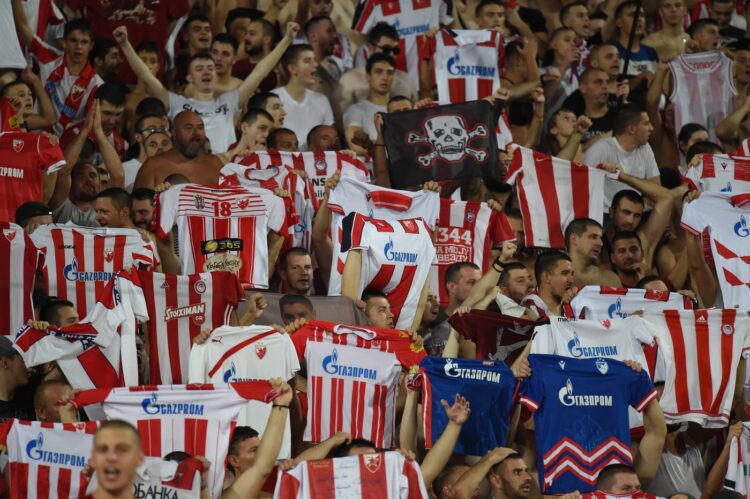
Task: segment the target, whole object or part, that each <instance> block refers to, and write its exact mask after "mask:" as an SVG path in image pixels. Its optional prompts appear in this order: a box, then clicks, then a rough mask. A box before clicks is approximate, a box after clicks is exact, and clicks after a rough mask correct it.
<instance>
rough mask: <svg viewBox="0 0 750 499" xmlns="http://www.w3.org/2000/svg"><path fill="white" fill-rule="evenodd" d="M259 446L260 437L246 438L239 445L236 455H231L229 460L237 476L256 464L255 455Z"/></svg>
mask: <svg viewBox="0 0 750 499" xmlns="http://www.w3.org/2000/svg"><path fill="white" fill-rule="evenodd" d="M259 446H260V439H259V438H258V437H251V438H246V439H245V440H243V441H242V442H240V443H239V444H237V452H236V454H230V455H229V458H228V461H229V464H231V465H232V467H233V468H234V469H235V473H236V474H237V476H239V475H241V474H242V473H243V472H244V471H246V470H248V469H250V468H252V466H253V464H255V455H256V454H257V452H258V447H259Z"/></svg>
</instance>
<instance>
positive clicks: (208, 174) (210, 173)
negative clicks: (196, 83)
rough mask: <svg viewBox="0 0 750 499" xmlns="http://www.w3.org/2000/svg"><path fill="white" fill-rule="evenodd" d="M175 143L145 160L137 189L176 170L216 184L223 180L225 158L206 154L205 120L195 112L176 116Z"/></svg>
mask: <svg viewBox="0 0 750 499" xmlns="http://www.w3.org/2000/svg"><path fill="white" fill-rule="evenodd" d="M172 140H173V141H174V146H173V147H172V149H170V150H168V151H166V152H163V153H161V154H157V155H156V156H154V157H152V158H149V159H147V160H146V162H145V163H143V166H141V169H140V170H138V175H137V176H136V177H135V183H134V188H136V189H137V188H139V187H147V188H149V189H153V188H154V187H156V186H157V185H158V184H160V183H161V182H163V181H164V179H165V178H167V177H168V176H169V175H172V174H173V173H180V174H182V175H185V176H186V177H187V178H188V179H189V180H190V182H193V183H196V184H205V185H214V184H217V183H218V182H219V170H221V167H222V162H221V160H220V159H219V158H218V157H217V156H215V155H213V154H206V153H204V150H205V146H206V130H205V127H204V125H203V120H202V119H201V117H200V116H198V114H196V113H195V112H193V111H182V112H181V113H179V114H178V115H177V116H175V119H174V130H173V131H172Z"/></svg>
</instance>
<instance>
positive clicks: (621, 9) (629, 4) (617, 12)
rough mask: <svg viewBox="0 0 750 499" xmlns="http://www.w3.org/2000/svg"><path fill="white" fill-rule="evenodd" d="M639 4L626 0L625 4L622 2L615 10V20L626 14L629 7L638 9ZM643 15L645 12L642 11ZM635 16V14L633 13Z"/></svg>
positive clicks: (632, 0)
mask: <svg viewBox="0 0 750 499" xmlns="http://www.w3.org/2000/svg"><path fill="white" fill-rule="evenodd" d="M637 6H638V2H636V1H635V0H626V1H625V2H622V3H621V4H620V5H618V6H617V8H616V9H615V19H619V18H620V16H621V15H622V14H623V12H625V9H627V8H628V7H637ZM641 14H644V11H643V10H642V9H641ZM633 15H635V13H633Z"/></svg>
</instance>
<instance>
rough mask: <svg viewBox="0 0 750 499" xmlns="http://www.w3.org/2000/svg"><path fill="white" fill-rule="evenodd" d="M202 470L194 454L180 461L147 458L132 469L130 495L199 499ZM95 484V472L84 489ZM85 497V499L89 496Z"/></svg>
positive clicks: (201, 465)
mask: <svg viewBox="0 0 750 499" xmlns="http://www.w3.org/2000/svg"><path fill="white" fill-rule="evenodd" d="M202 471H203V464H202V463H201V461H200V460H198V459H196V458H194V457H188V458H185V459H183V460H182V461H180V462H179V463H178V462H177V461H165V460H163V459H160V458H156V457H147V458H145V459H144V461H143V464H141V465H140V466H138V467H137V468H136V469H135V477H134V479H133V497H134V498H153V499H157V498H159V499H162V498H164V499H167V498H169V499H200V497H201V472H202ZM98 485H99V481H98V479H97V476H96V474H94V475H93V476H92V477H91V481H90V482H89V485H88V488H87V489H86V490H87V491H89V492H92V493H93V492H94V491H95V490H96V488H97V487H98ZM86 497H87V499H88V497H90V496H86Z"/></svg>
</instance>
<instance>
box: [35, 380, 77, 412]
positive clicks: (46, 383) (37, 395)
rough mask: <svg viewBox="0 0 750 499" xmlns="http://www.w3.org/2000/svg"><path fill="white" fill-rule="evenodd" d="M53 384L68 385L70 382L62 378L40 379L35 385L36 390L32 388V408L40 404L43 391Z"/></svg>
mask: <svg viewBox="0 0 750 499" xmlns="http://www.w3.org/2000/svg"><path fill="white" fill-rule="evenodd" d="M53 386H68V387H70V384H69V383H68V382H67V381H65V380H64V379H48V380H45V381H42V382H41V383H39V386H37V387H36V390H34V408H35V409H36V408H37V407H41V406H42V402H43V400H42V396H43V395H44V392H45V391H46V389H47V388H52V387H53Z"/></svg>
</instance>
